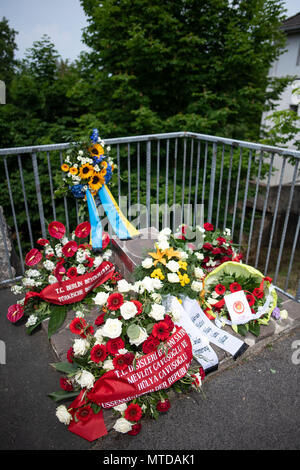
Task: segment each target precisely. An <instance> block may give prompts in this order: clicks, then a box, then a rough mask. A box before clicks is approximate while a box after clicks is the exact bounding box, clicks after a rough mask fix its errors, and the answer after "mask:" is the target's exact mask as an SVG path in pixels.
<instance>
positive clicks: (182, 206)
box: [181, 138, 186, 223]
mask: <svg viewBox="0 0 300 470" xmlns="http://www.w3.org/2000/svg"><path fill="white" fill-rule="evenodd" d="M185 167H186V138H184V140H183V167H182V196H181V223H183V212H184V193H185Z"/></svg>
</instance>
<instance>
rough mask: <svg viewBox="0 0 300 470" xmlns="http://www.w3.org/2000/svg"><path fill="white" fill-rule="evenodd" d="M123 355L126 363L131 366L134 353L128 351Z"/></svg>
mask: <svg viewBox="0 0 300 470" xmlns="http://www.w3.org/2000/svg"><path fill="white" fill-rule="evenodd" d="M124 356H125V357H124V359H125V362H126V364H127V365H128V366H131V364H132V363H133V361H134V358H135V355H134V354H133V353H131V352H129V353H126V354H124Z"/></svg>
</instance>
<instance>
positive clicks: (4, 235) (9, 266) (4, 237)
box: [0, 207, 14, 279]
mask: <svg viewBox="0 0 300 470" xmlns="http://www.w3.org/2000/svg"><path fill="white" fill-rule="evenodd" d="M2 210H3V209H2V208H1V207H0V228H1V234H2V239H3V245H4V251H5V257H6V261H7V266H8V272H9V275H10V279H13V277H14V275H13V272H12V269H11V264H10V255H9V250H8V246H7V241H6V233H5V225H4V220H3V216H2ZM3 215H4V214H3Z"/></svg>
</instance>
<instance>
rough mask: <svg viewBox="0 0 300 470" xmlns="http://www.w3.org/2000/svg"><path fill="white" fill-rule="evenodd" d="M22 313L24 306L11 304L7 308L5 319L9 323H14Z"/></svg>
mask: <svg viewBox="0 0 300 470" xmlns="http://www.w3.org/2000/svg"><path fill="white" fill-rule="evenodd" d="M23 315H24V307H23V306H22V305H20V304H15V305H11V306H10V307H8V310H7V319H8V320H9V321H10V322H11V323H16V322H17V321H18V320H20V318H22V317H23Z"/></svg>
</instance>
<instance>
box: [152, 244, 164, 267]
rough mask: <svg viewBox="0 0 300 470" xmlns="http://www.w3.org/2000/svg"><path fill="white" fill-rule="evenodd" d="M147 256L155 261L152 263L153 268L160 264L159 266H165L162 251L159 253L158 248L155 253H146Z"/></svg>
mask: <svg viewBox="0 0 300 470" xmlns="http://www.w3.org/2000/svg"><path fill="white" fill-rule="evenodd" d="M148 255H150V256H151V257H152V258H153V259H154V260H155V261H154V262H153V264H154V266H156V265H157V263H161V264H164V265H166V264H167V262H166V260H165V258H164V252H163V251H160V250H159V249H158V248H157V250H156V253H154V252H153V253H148Z"/></svg>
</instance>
